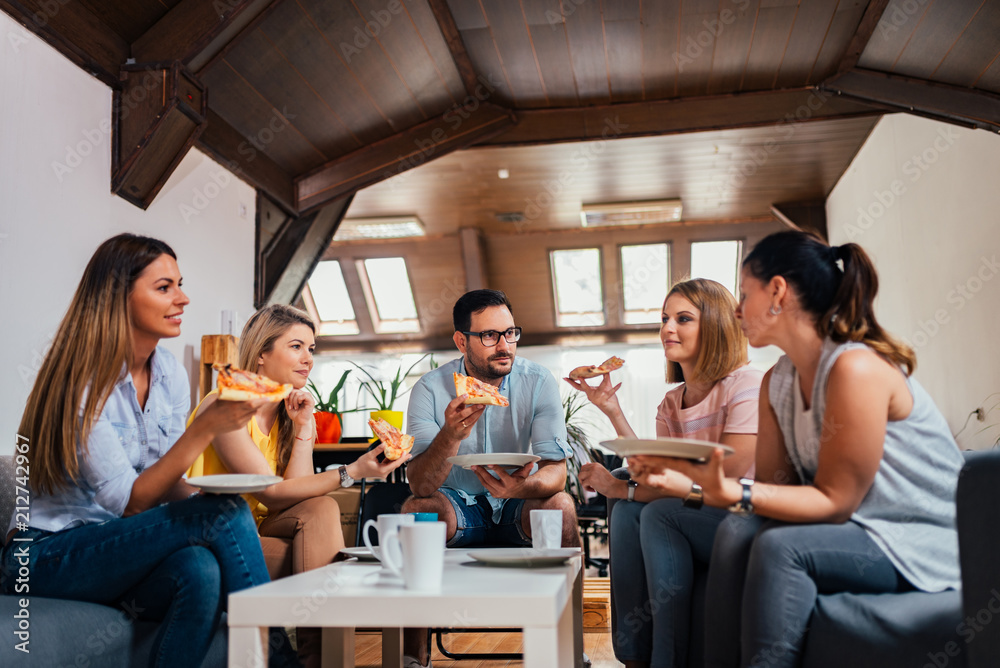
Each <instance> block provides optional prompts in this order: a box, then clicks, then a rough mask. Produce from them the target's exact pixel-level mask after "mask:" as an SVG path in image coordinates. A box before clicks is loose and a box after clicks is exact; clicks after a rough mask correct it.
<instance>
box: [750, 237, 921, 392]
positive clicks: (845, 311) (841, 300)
mask: <svg viewBox="0 0 1000 668" xmlns="http://www.w3.org/2000/svg"><path fill="white" fill-rule="evenodd" d="M743 266H744V267H746V268H747V269H748V270H749V271H750V273H751V274H753V276H754V277H755V278H757V279H759V280H761V281H763V282H765V283H766V282H768V281H770V280H771V279H772V278H773V277H775V276H781V277H782V278H784V279H785V280H786V281H787V282H788V283H789V285H791V286H792V287H793V289H794V291H795V294H796V296H797V297H798V299H799V302H800V304H801V306H802V308H803V310H805V311H806V312H807V313H810V314H812V315H813V316H814V317H815V318H816V331H817V332H818V333H819V335H820V336H821V337H822V338H827V337H829V338H830V339H832V340H834V341H836V342H838V343H845V342H847V341H856V342H859V343H864V344H865V345H867V346H868V347H869V348H871V349H872V350H874V351H875V352H877V353H879V354H880V355H882V356H883V357H885V358H886V359H887V360H889V361H890V362H891V363H893V364H895V365H896V366H899V367H901V368H904V369H906V373H907V375H909V374H912V373H913V371H914V369H916V366H917V358H916V355H915V354H914V352H913V349H912V348H910V347H909V346H907V345H906V344H904V343H903V342H901V341H899V340H897V339H896V338H895V337H893V336H892V335H890V334H889V333H888V332H886V331H885V330H884V329H882V326H881V325H879V324H878V321H877V320H876V319H875V295H876V294H878V274H877V272H876V271H875V265H874V264H872V261H871V258H869V257H868V254H867V253H865V251H864V250H863V249H862V248H861V246H859V245H857V244H853V243H848V244H844V245H843V246H836V247H830V246H829V245H827V244H826V243H825V242H824V241H822V240H820V239H819V238H817V237H814V236H812V235H809V234H806V233H804V232H795V231H787V232H777V233H775V234H771V235H769V236H767V237H765V238H764V239H763V240H761V242H760V243H758V244H757V245H756V246H755V247H754V249H753V251H752V252H751V253H750V255H748V256H747V259H746V260H745V261H744V262H743Z"/></svg>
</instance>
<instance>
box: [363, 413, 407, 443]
mask: <svg viewBox="0 0 1000 668" xmlns="http://www.w3.org/2000/svg"><path fill="white" fill-rule="evenodd" d="M368 415H369V417H371V419H372V420H378V419H379V418H382V419H383V420H385V421H386V422H388V423H389V424H391V425H392V426H393V427H395V428H396V429H398V430H400V431H403V411H372V412H371V413H369V414H368ZM377 439H378V437H377V436H372V437H371V438H370V439H368V442H369V443H374V442H375V441H376V440H377Z"/></svg>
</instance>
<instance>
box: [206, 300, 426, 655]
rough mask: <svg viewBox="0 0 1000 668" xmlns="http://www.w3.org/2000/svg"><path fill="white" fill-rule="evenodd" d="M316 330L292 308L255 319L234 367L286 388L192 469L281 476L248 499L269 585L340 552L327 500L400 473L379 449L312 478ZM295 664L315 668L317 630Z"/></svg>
mask: <svg viewBox="0 0 1000 668" xmlns="http://www.w3.org/2000/svg"><path fill="white" fill-rule="evenodd" d="M315 347H316V339H315V325H314V324H313V322H312V320H311V319H310V318H309V316H308V315H306V314H305V313H303V312H302V311H300V310H299V309H297V308H293V307H291V306H285V305H283V304H274V305H272V306H268V307H266V308H263V309H261V310H259V311H257V312H256V313H255V314H254V315H253V316H251V318H250V320H248V321H247V324H246V326H245V327H244V328H243V333H242V334H241V335H240V348H239V366H240V368H242V369H248V370H250V371H254V372H256V373H259V374H261V375H264V376H267V377H268V378H270V379H271V380H274V381H277V382H279V383H290V384H291V385H292V387H293V389H292V391H291V393H290V394H289V395H288V396H287V397H286V398H285V400H284V401H282V402H278V403H268V404H265V405H263V406H260V407H259V408H258V409H257V412H256V413H255V414H254V415H253V416H252V417H250V418H249V419H248V420H247V421H246V423H245V424H244V425H243V427H244V428H243V429H239V430H236V431H232V432H229V433H227V434H221V435H219V436H218V437H217V438H216V439H215V440H213V442H212V444H211V445H210V446H209V447H208V448H206V449H205V453H204V455H203V456H202V457H200V458H199V459H198V461H196V462H195V464H194V466H192V467H191V471H190V474H191V475H211V474H218V473H259V474H265V475H280V476H281V477H283V478H284V480H283V481H282V482H279V483H277V484H275V485H271V486H270V487H268V488H267V489H266V490H264V491H261V492H255V493H254V494H252V495H248V497H247V501H248V502H249V503H250V506H251V508H252V510H253V514H254V517H255V518H256V520H257V523H258V529H259V531H260V542H261V546H262V547H263V550H264V558H265V560H266V561H267V568H268V571H269V572H270V574H271V577H272V578H275V579H276V578H280V577H284V576H287V575H291V574H293V573H301V572H304V571H307V570H311V569H314V568H320V567H322V566H326V565H327V564H329V563H330V562H331V561H333V558H334V557H335V556H336V555H337V553H338V552H339V551H340V550H341V548H343V547H344V537H343V534H342V532H341V529H340V509H339V508H338V506H337V502H336V501H335V500H334V499H333V498H332V497H329V496H327V494H328V493H329V492H332V491H334V490H336V489H339V488H340V487H342V486H350V485H351V484H353V482H354V480H355V479H361V478H384V477H385V476H386V475H388V474H389V473H391V472H392V471H393V470H395V469H396V468H397V467H399V466H401V465H402V464H403V463H404V462H405V461H406V460H407V459H408V455H407V456H404V457H400V458H399V459H397V460H395V461H390V460H385V461H383V462H379V461H378V455H379V454H380V453H381V452H382V451H383V448H384V446H382V445H379V446H378V447H376V448H374V449H373V450H371V451H369V452H367V453H365V454H364V455H362V456H361V457H359V458H358V459H357V461H355V462H353V463H351V464H348V465H346V466H341V467H340V468H339V469H336V470H330V471H324V472H322V473H313V465H312V454H313V444H314V443H315V441H316V425H315V422H314V420H313V406H314V401H313V398H312V396H311V395H310V394H309V393H308V392H306V391H305V390H303V389H302V388H303V387H305V385H306V381H307V380H308V379H309V372H310V371H311V370H312V367H313V350H314V349H315ZM219 403H225V402H220V401H217V395H216V394H215V393H214V392H213V393H211V394H209V395H208V396H206V397H205V399H204V400H203V401H202V403H201V405H200V406H199V407H198V408H197V409H196V410H195V413H194V414H193V415H192V416H191V419H192V420H195V419H197V417H198V416H200V415H201V414H202V413H203V412H205V411H208V410H211V407H212V406H214V405H217V404H219ZM296 635H297V640H298V645H299V656H300V657H301V658H302V659H303V661H304V662H305V663H306V665H307V666H319V661H320V630H319V629H315V628H300V629H298V632H297V634H296Z"/></svg>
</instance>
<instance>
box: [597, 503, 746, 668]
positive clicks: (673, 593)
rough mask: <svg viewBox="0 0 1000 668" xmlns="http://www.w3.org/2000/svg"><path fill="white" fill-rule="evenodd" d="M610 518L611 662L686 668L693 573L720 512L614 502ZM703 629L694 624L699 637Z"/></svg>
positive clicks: (707, 552) (705, 557)
mask: <svg viewBox="0 0 1000 668" xmlns="http://www.w3.org/2000/svg"><path fill="white" fill-rule="evenodd" d="M612 513H613V517H612V520H611V526H612V529H611V559H610V562H609V565H610V567H611V592H612V597H611V605H612V611H611V616H612V623H613V625H614V629H613V631H612V643H613V645H614V649H615V656H616V657H617V658H618V660H619V661H645V662H648V663H649V664H650V666H652V667H653V668H659V667H667V668H669V667H672V666H686V665H687V655H688V650H689V649H691V648H689V646H688V639H689V637H690V634H691V628H692V600H691V599H692V597H691V594H692V590H693V588H694V580H695V569H696V566H699V565H700V568H701V569H706V568H707V567H708V563H709V558H710V556H711V551H712V541H713V540H714V538H715V531H716V529H717V528H718V526H719V523H720V522H722V520H723V519H724V518H725V517H726V515H727V513H726V511H724V510H719V509H717V508H709V507H707V506H706V507H703V508H701V509H700V510H696V509H693V508H685V507H684V505H683V502H682V501H681V499H658V500H656V501H651V502H649V503H630V502H623V501H619V502H618V503H616V504H615V505H614V510H613V511H612ZM703 627H704V625H703V624H701V623H696V624H694V628H695V629H696V631H698V632H700V631H701V629H702V628H703ZM699 645H700V643H694V646H695V647H697V646H699Z"/></svg>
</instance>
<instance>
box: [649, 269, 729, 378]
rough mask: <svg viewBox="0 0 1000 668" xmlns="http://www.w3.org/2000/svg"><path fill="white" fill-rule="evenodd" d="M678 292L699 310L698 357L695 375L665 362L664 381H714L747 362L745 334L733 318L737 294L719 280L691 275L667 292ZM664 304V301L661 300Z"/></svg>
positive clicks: (676, 364)
mask: <svg viewBox="0 0 1000 668" xmlns="http://www.w3.org/2000/svg"><path fill="white" fill-rule="evenodd" d="M670 295H680V296H681V297H683V298H684V299H686V300H688V301H689V302H691V304H693V305H694V307H695V308H696V309H698V310H699V311H700V312H701V317H700V318H699V325H698V346H699V347H698V359H697V360H696V361H695V364H694V376H695V377H694V378H687V379H685V378H684V372H683V371H682V370H681V365H680V364H678V363H677V362H670V363H669V364H668V365H667V381H668V382H671V383H679V382H683V381H684V380H691V381H699V382H711V383H716V382H718V381H720V380H722V379H723V378H725V377H726V376H728V375H729V374H731V373H732V372H733V371H735V370H736V369H739V368H740V367H741V366H744V365H745V364H746V363H747V360H748V358H747V345H748V342H747V337H746V335H745V334H744V333H743V330H742V329H741V328H740V322H739V320H737V319H736V306H737V303H736V298H735V297H733V295H732V294H730V292H729V290H727V289H726V288H725V287H724V286H723V285H722V284H721V283H717V282H715V281H711V280H709V279H707V278H692V279H691V280H688V281H683V282H681V283H677V284H675V285H674V287H672V288H671V289H670V292H668V293H667V299H669V298H670ZM664 304H666V301H665V300H664Z"/></svg>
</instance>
